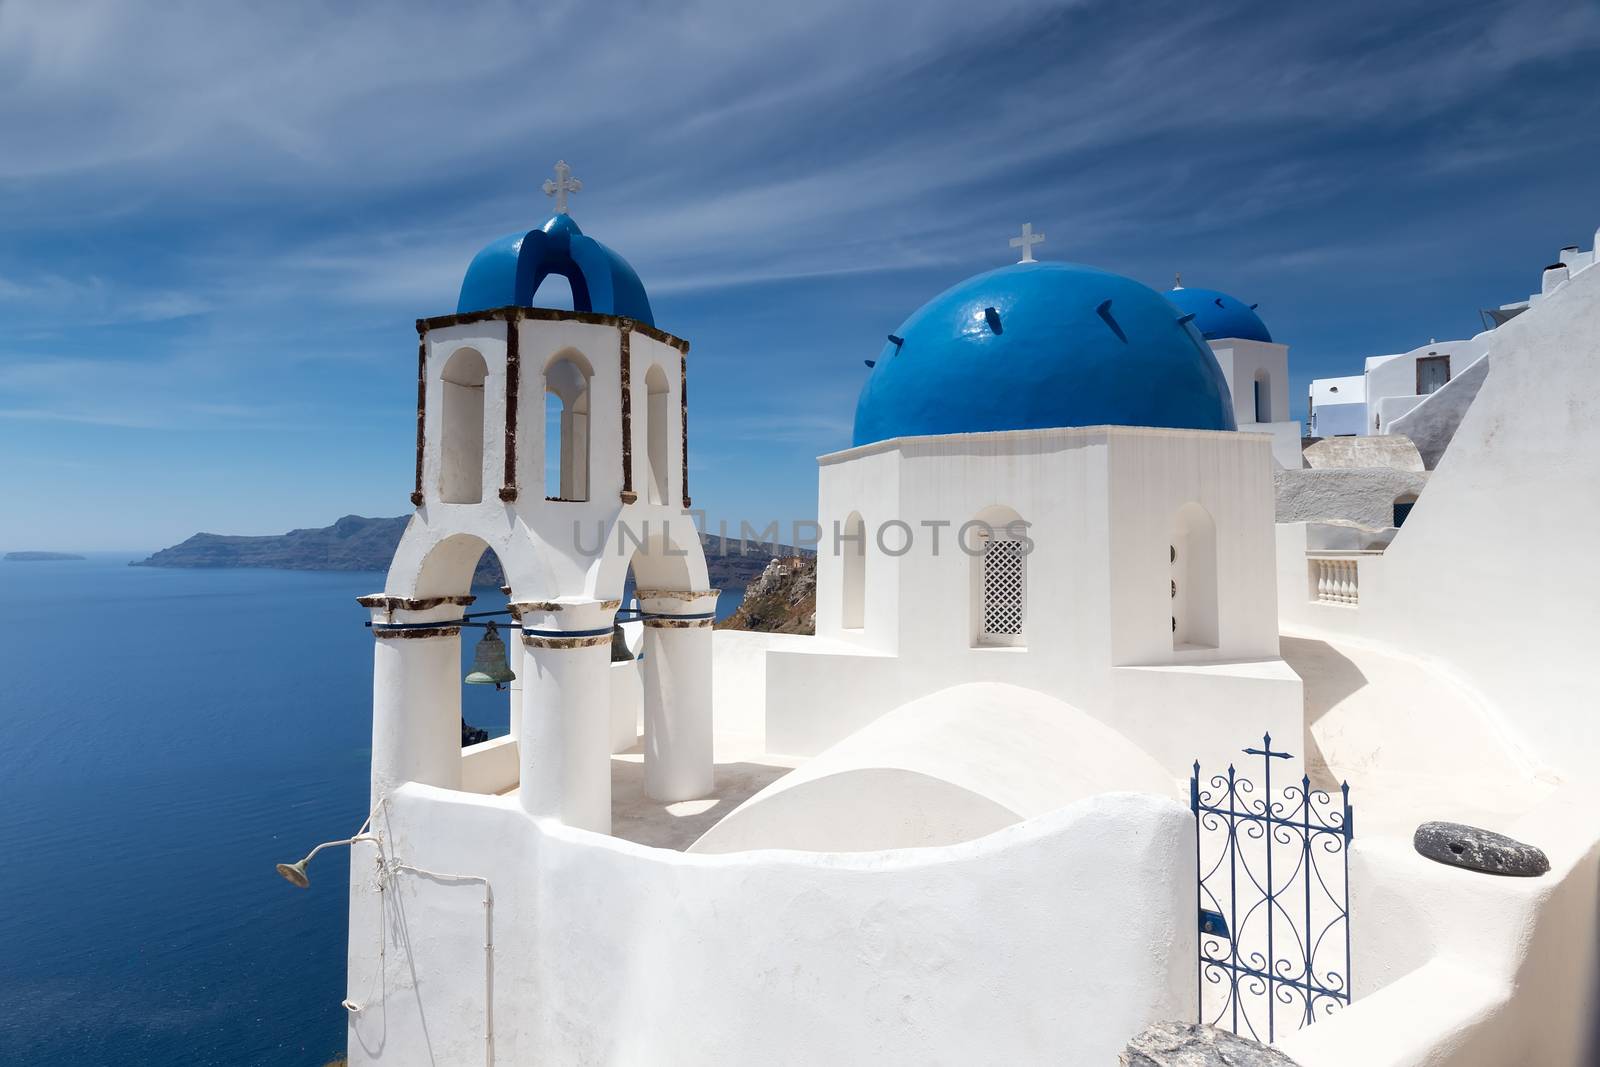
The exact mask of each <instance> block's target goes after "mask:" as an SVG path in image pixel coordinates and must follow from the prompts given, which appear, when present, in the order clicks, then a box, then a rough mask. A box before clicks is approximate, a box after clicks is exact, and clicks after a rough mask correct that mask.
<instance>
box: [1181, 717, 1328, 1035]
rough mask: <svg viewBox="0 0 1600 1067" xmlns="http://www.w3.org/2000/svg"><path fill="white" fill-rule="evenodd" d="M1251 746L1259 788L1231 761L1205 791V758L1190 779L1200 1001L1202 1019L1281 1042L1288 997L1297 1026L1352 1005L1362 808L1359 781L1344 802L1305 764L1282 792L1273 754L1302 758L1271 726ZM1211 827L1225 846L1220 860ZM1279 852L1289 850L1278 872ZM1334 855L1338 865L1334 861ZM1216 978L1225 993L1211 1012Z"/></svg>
mask: <svg viewBox="0 0 1600 1067" xmlns="http://www.w3.org/2000/svg"><path fill="white" fill-rule="evenodd" d="M1244 752H1245V754H1246V755H1250V756H1259V757H1260V758H1261V766H1262V772H1263V775H1262V792H1261V795H1260V796H1259V797H1256V796H1254V793H1255V783H1254V782H1252V781H1251V780H1250V779H1248V778H1241V777H1239V776H1238V775H1237V773H1236V772H1235V771H1234V768H1233V765H1232V764H1229V765H1228V773H1227V775H1226V776H1224V775H1220V774H1218V775H1213V776H1212V777H1211V779H1210V781H1209V782H1208V783H1207V787H1206V788H1204V789H1202V788H1201V784H1200V762H1199V761H1198V760H1196V761H1195V764H1194V775H1193V777H1192V778H1190V780H1189V807H1190V809H1191V810H1192V811H1193V812H1194V816H1195V862H1196V886H1195V902H1196V905H1197V909H1198V911H1199V923H1200V945H1199V961H1198V974H1197V976H1196V984H1197V986H1198V1002H1197V1007H1198V1010H1199V1017H1200V1021H1201V1022H1210V1023H1211V1024H1212V1025H1220V1026H1227V1028H1228V1029H1230V1030H1232V1031H1233V1032H1234V1033H1237V1034H1241V1035H1244V1034H1246V1033H1248V1036H1250V1037H1253V1038H1256V1039H1258V1040H1262V1039H1264V1040H1267V1041H1272V1040H1274V1038H1275V1036H1276V1031H1277V1019H1276V1015H1277V1009H1278V1008H1279V1006H1285V1007H1289V1008H1294V1009H1295V1011H1294V1014H1296V1015H1297V1016H1298V1018H1297V1020H1296V1027H1295V1028H1296V1029H1298V1028H1299V1027H1302V1026H1309V1025H1310V1024H1311V1023H1313V1022H1315V1021H1316V1020H1317V1019H1318V1018H1319V1017H1321V1016H1326V1015H1328V1014H1330V1013H1332V1012H1333V1011H1336V1010H1338V1008H1340V1007H1341V1006H1346V1005H1348V1004H1349V1003H1350V890H1349V871H1350V841H1351V838H1352V836H1353V835H1354V830H1355V825H1354V821H1353V816H1354V811H1353V809H1352V808H1351V807H1350V784H1349V783H1348V782H1346V783H1344V784H1343V785H1341V786H1340V789H1339V793H1340V797H1339V800H1338V801H1337V802H1335V801H1334V800H1333V799H1332V798H1331V797H1330V795H1329V794H1328V793H1327V792H1326V791H1325V790H1321V789H1313V788H1311V779H1310V776H1308V775H1304V774H1302V775H1301V777H1300V783H1299V785H1298V786H1294V785H1291V786H1289V787H1288V788H1286V789H1284V790H1283V791H1282V794H1281V798H1280V797H1279V796H1278V795H1275V794H1274V793H1273V791H1272V761H1273V760H1275V759H1284V760H1286V759H1290V758H1292V757H1291V756H1290V754H1289V753H1287V752H1278V751H1274V749H1273V747H1272V736H1271V735H1270V734H1268V735H1265V736H1263V737H1262V739H1261V747H1260V748H1247V749H1245V750H1244ZM1208 833H1209V835H1210V838H1209V843H1211V844H1212V846H1213V848H1214V849H1215V852H1216V857H1215V862H1212V863H1210V865H1209V867H1208V866H1207V860H1208V854H1207V848H1206V846H1207V844H1208ZM1275 853H1276V854H1277V856H1278V857H1280V858H1281V859H1280V863H1279V864H1278V866H1277V869H1276V870H1275V869H1274V863H1273V860H1274V854H1275ZM1335 856H1336V857H1338V862H1337V863H1336V864H1335V863H1334V862H1333V861H1332V860H1331V859H1330V857H1335ZM1285 859H1286V860H1289V861H1290V863H1289V866H1288V869H1287V873H1285V871H1284V866H1283V863H1282V860H1285ZM1329 876H1334V878H1333V880H1334V881H1335V882H1336V883H1337V884H1330V877H1329ZM1224 882H1225V883H1226V884H1224ZM1219 894H1220V895H1219ZM1224 897H1225V898H1226V903H1225V904H1224V900H1223V898H1224ZM1330 936H1331V937H1332V940H1331V941H1330V940H1329V938H1330ZM1208 985H1210V986H1211V987H1212V988H1213V989H1214V990H1215V991H1216V992H1219V993H1220V994H1221V996H1222V1003H1221V1004H1220V1005H1219V1006H1217V1008H1216V1011H1215V1013H1214V1014H1212V1015H1211V1017H1210V1018H1207V1015H1208V1014H1209V1013H1208V1011H1207V1001H1206V988H1207V986H1208ZM1262 1004H1264V1005H1265V1012H1266V1019H1265V1026H1264V1027H1260V1028H1258V1026H1257V1023H1259V1022H1261V1021H1262V1020H1261V1019H1260V1018H1259V1012H1258V1013H1257V1015H1258V1017H1257V1018H1254V1019H1253V1018H1252V1017H1251V1009H1252V1007H1257V1006H1259V1005H1262ZM1225 1018H1226V1020H1227V1021H1226V1022H1224V1019H1225ZM1241 1024H1242V1025H1243V1027H1244V1029H1240V1027H1241ZM1263 1029H1264V1030H1265V1036H1264V1038H1263V1034H1262V1030H1263Z"/></svg>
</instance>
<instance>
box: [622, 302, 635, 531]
mask: <svg viewBox="0 0 1600 1067" xmlns="http://www.w3.org/2000/svg"><path fill="white" fill-rule="evenodd" d="M621 348H622V495H623V497H627V496H629V495H632V496H633V498H634V500H637V499H638V494H636V493H634V492H633V330H631V329H627V330H623V331H622V345H621ZM632 502H633V501H631V500H626V499H624V501H623V503H625V504H631V503H632Z"/></svg>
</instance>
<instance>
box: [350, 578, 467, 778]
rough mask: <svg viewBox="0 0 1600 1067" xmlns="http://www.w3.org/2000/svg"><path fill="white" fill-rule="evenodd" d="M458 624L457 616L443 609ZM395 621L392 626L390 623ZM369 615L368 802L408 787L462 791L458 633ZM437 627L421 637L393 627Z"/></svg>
mask: <svg viewBox="0 0 1600 1067" xmlns="http://www.w3.org/2000/svg"><path fill="white" fill-rule="evenodd" d="M448 610H449V611H450V612H451V613H452V614H454V615H456V616H459V615H460V612H461V609H460V608H459V607H453V608H450V609H448ZM391 614H393V615H394V616H396V617H394V618H390V617H389V616H390V615H391ZM428 614H431V613H430V612H393V613H388V612H384V613H379V612H374V617H373V624H374V630H373V633H374V636H375V638H376V640H374V642H373V646H374V647H373V653H372V662H373V669H372V802H373V803H374V804H376V803H377V799H378V797H379V796H382V795H383V794H385V793H388V792H390V791H392V790H393V789H395V788H396V787H398V786H400V785H402V784H404V783H406V782H421V783H423V784H425V785H436V786H441V787H443V788H445V789H460V788H461V628H460V627H459V626H452V625H449V621H450V620H448V619H446V620H442V621H440V620H429V619H427V618H425V617H424V618H420V619H419V618H417V616H419V615H421V616H426V615H428ZM428 621H440V625H437V626H427V627H426V628H422V629H396V630H385V629H382V627H383V626H385V625H389V624H391V623H416V622H428Z"/></svg>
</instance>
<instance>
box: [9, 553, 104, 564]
mask: <svg viewBox="0 0 1600 1067" xmlns="http://www.w3.org/2000/svg"><path fill="white" fill-rule="evenodd" d="M5 558H6V559H7V560H8V561H10V562H12V563H46V562H50V561H53V560H60V559H84V558H85V557H84V556H79V555H76V554H74V553H72V552H7V553H6V554H5Z"/></svg>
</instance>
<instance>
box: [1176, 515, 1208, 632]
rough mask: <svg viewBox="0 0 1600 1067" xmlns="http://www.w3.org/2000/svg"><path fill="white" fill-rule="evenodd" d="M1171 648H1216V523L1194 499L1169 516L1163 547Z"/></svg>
mask: <svg viewBox="0 0 1600 1067" xmlns="http://www.w3.org/2000/svg"><path fill="white" fill-rule="evenodd" d="M1167 565H1168V568H1169V569H1170V574H1169V575H1168V582H1169V590H1170V593H1169V597H1168V599H1169V600H1170V601H1171V604H1172V618H1171V627H1172V647H1173V648H1174V649H1187V648H1216V647H1217V526H1216V523H1215V522H1213V521H1212V519H1211V513H1210V512H1208V511H1206V509H1205V508H1203V507H1201V506H1200V505H1199V504H1196V503H1194V502H1192V501H1191V502H1190V503H1187V504H1185V505H1183V507H1181V508H1179V509H1178V511H1177V514H1176V515H1175V516H1174V517H1173V523H1172V542H1171V544H1170V545H1168V547H1167Z"/></svg>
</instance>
